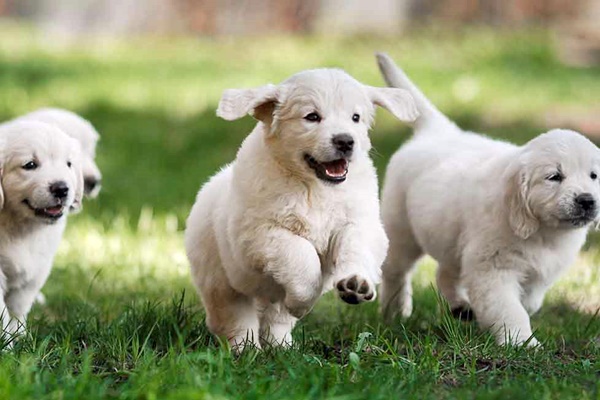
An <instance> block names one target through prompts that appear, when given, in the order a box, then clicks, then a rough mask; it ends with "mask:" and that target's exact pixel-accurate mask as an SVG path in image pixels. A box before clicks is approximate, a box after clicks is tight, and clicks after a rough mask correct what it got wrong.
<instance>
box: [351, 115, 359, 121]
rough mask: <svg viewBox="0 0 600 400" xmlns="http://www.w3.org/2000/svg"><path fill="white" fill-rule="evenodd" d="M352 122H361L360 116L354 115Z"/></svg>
mask: <svg viewBox="0 0 600 400" xmlns="http://www.w3.org/2000/svg"><path fill="white" fill-rule="evenodd" d="M352 121H354V122H356V123H358V122H360V115H358V114H354V115H353V116H352Z"/></svg>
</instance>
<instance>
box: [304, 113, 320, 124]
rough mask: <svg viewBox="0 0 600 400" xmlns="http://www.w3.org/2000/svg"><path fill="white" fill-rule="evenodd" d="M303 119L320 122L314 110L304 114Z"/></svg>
mask: <svg viewBox="0 0 600 400" xmlns="http://www.w3.org/2000/svg"><path fill="white" fill-rule="evenodd" d="M304 119H305V120H307V121H310V122H321V116H320V115H319V114H317V113H316V112H311V113H310V114H306V115H305V116H304Z"/></svg>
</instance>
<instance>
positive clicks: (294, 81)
mask: <svg viewBox="0 0 600 400" xmlns="http://www.w3.org/2000/svg"><path fill="white" fill-rule="evenodd" d="M374 104H379V105H382V106H383V107H385V108H387V109H388V110H389V111H391V112H392V113H393V114H395V115H396V116H397V117H398V118H400V119H402V120H413V119H414V118H415V117H416V116H417V112H416V108H415V106H414V103H413V101H412V99H411V97H410V95H408V93H407V92H406V91H405V90H401V89H389V88H384V89H383V88H379V89H378V88H373V87H367V86H365V85H362V84H360V83H359V82H357V81H356V80H354V79H353V78H352V77H350V76H349V75H347V74H346V73H344V72H343V71H340V70H331V69H322V70H311V71H305V72H302V73H299V74H297V75H294V76H293V77H291V78H290V79H288V80H287V81H285V82H283V83H282V84H280V85H277V86H275V85H267V86H263V87H260V88H256V89H243V90H227V91H225V92H224V94H223V97H222V99H221V102H220V104H219V108H218V110H217V114H218V115H220V116H221V117H223V118H225V119H228V120H233V119H237V118H241V117H242V116H244V115H246V114H247V113H251V114H252V115H253V116H254V117H255V118H256V119H258V120H259V123H258V124H257V126H256V127H255V129H254V130H253V131H252V133H251V134H250V135H249V136H248V137H247V138H246V140H245V141H244V143H243V144H242V146H241V148H240V150H239V152H238V154H237V158H236V160H235V161H234V162H233V163H232V164H230V165H229V166H227V167H225V168H224V169H223V170H222V171H221V172H219V173H218V174H217V175H215V176H214V177H213V178H211V180H210V181H209V182H208V183H207V184H205V185H204V186H203V187H202V189H201V190H200V192H199V193H198V196H197V199H196V203H195V204H194V207H193V208H192V211H191V214H190V216H189V218H188V221H187V230H186V234H185V244H186V249H187V254H188V257H189V260H190V263H191V268H192V276H193V281H194V283H195V285H196V287H197V289H198V291H199V293H200V295H201V297H202V301H203V303H204V307H205V309H206V313H207V318H206V321H207V325H208V327H209V329H210V331H211V332H212V333H214V334H215V335H218V336H221V337H225V338H227V339H228V341H229V342H230V344H231V345H232V346H234V347H235V348H237V349H238V350H239V349H241V348H243V346H244V344H245V343H246V342H247V341H250V342H251V343H252V344H254V345H255V346H257V347H260V343H263V344H264V343H270V344H274V345H289V344H291V341H292V338H291V330H292V328H293V326H294V324H295V322H296V320H297V319H298V318H300V317H302V316H304V315H305V314H306V313H308V312H309V311H310V310H311V308H312V307H313V306H314V304H315V302H316V301H317V300H318V299H319V297H320V296H321V294H322V293H324V292H326V291H329V290H331V289H333V288H334V286H336V285H337V287H338V290H339V291H340V296H341V297H342V298H347V297H346V296H350V297H351V299H350V301H351V302H355V303H357V302H361V301H368V300H372V299H374V298H375V292H374V290H375V286H374V285H375V283H377V282H378V281H379V280H380V267H381V263H382V262H383V260H384V258H385V255H386V251H387V238H386V236H385V233H384V231H383V227H382V225H381V222H380V217H379V202H378V189H377V177H376V174H375V169H374V168H373V164H372V162H371V160H370V158H369V156H368V152H369V149H370V148H371V144H370V140H369V137H368V129H369V126H370V123H371V120H372V117H373V113H374ZM312 112H318V113H319V114H320V115H321V117H322V120H321V121H320V122H310V121H307V120H306V119H304V117H305V116H306V115H307V114H309V113H312ZM355 113H357V114H359V115H360V121H359V122H358V123H357V122H354V121H353V120H352V117H353V114H355ZM340 133H346V134H349V135H351V137H352V138H353V139H354V142H355V144H354V153H353V156H352V157H351V159H350V163H349V172H348V175H347V178H346V181H345V182H343V183H338V184H332V183H328V182H324V181H322V180H319V179H318V178H317V177H316V175H315V172H314V171H313V170H312V169H311V168H309V166H308V164H307V161H306V160H305V155H306V154H310V155H311V156H313V157H314V158H315V159H317V160H320V161H324V162H325V161H329V160H333V159H335V157H336V150H335V148H334V147H333V145H332V137H333V136H334V135H336V134H340ZM347 301H348V300H347Z"/></svg>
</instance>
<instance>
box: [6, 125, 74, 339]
mask: <svg viewBox="0 0 600 400" xmlns="http://www.w3.org/2000/svg"><path fill="white" fill-rule="evenodd" d="M0 175H1V178H0V313H1V319H2V335H4V337H5V339H9V338H12V337H13V336H15V335H18V334H19V333H21V332H22V331H23V328H24V324H25V320H26V318H27V314H28V313H29V310H30V308H31V306H32V304H33V302H34V299H35V298H36V296H37V295H38V293H39V292H40V289H41V288H42V286H43V285H44V283H45V282H46V279H47V278H48V275H49V274H50V269H51V268H52V262H53V259H54V254H55V253H56V250H57V248H58V244H59V243H60V240H61V237H62V233H63V231H64V228H65V225H66V219H67V214H68V212H69V210H70V209H72V208H75V209H78V208H80V207H81V201H82V196H83V174H82V169H81V148H80V146H79V143H77V141H76V140H75V139H72V138H70V137H69V136H67V135H66V134H65V133H63V132H62V131H61V130H59V129H58V128H55V127H53V126H51V125H48V124H45V123H41V122H34V121H24V120H23V121H13V122H11V123H6V124H2V125H1V126H0Z"/></svg>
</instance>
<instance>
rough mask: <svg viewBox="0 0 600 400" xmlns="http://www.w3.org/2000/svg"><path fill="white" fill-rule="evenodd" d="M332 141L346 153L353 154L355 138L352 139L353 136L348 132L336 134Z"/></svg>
mask: <svg viewBox="0 0 600 400" xmlns="http://www.w3.org/2000/svg"><path fill="white" fill-rule="evenodd" d="M331 141H332V142H333V145H334V146H335V148H336V149H338V150H339V151H341V152H342V153H344V155H350V154H352V149H353V148H354V139H352V136H350V135H348V134H347V133H340V134H339V135H335V136H334V137H333V138H332V139H331Z"/></svg>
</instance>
